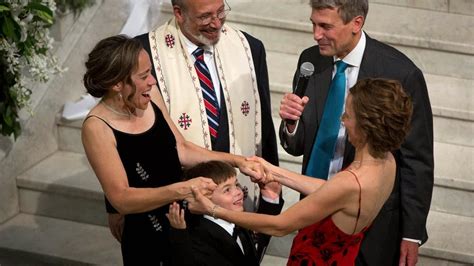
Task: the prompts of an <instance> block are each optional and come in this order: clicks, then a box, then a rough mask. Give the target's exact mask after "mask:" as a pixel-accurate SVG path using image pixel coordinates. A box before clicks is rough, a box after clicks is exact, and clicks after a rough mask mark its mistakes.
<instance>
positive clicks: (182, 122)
mask: <svg viewBox="0 0 474 266" xmlns="http://www.w3.org/2000/svg"><path fill="white" fill-rule="evenodd" d="M192 122H193V120H192V119H191V118H190V117H189V115H187V114H186V113H183V114H182V115H181V116H180V117H179V120H178V124H179V126H180V127H181V128H183V129H184V130H187V129H188V128H189V127H190V126H191V123H192Z"/></svg>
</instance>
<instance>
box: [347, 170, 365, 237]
mask: <svg viewBox="0 0 474 266" xmlns="http://www.w3.org/2000/svg"><path fill="white" fill-rule="evenodd" d="M346 171H348V172H349V173H351V174H352V175H353V176H354V178H355V180H356V181H357V184H358V185H359V208H358V210H357V219H356V223H355V226H354V231H353V232H352V234H354V233H355V232H356V229H357V224H358V223H359V217H360V206H361V201H362V188H361V186H360V182H359V178H357V175H356V174H355V173H354V172H352V171H351V170H346Z"/></svg>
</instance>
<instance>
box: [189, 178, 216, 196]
mask: <svg viewBox="0 0 474 266" xmlns="http://www.w3.org/2000/svg"><path fill="white" fill-rule="evenodd" d="M185 183H186V187H187V188H188V189H189V191H188V192H187V193H188V195H189V197H192V193H193V192H192V191H191V189H192V188H196V189H198V190H199V192H201V194H203V195H204V196H206V197H210V196H211V195H212V192H214V190H215V189H216V187H217V185H216V184H215V183H214V182H213V181H212V179H210V178H206V177H195V178H193V179H189V180H188V181H186V182H185Z"/></svg>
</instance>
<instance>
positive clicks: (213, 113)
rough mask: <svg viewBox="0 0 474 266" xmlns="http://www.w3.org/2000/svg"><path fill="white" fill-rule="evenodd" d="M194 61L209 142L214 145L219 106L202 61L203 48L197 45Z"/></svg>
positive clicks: (209, 76) (217, 126)
mask: <svg viewBox="0 0 474 266" xmlns="http://www.w3.org/2000/svg"><path fill="white" fill-rule="evenodd" d="M193 56H194V58H196V62H195V63H194V68H195V69H196V73H197V75H198V78H199V83H200V84H201V89H202V95H203V99H204V106H205V107H206V114H207V121H208V124H209V133H210V134H211V142H212V145H214V143H215V140H216V139H217V130H218V128H219V106H218V104H217V97H216V92H215V90H214V85H213V84H212V79H211V74H210V73H209V69H208V68H207V65H206V63H205V62H204V50H203V49H202V48H201V47H198V48H197V49H196V50H194V52H193Z"/></svg>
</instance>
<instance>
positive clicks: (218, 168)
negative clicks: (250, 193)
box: [184, 161, 237, 185]
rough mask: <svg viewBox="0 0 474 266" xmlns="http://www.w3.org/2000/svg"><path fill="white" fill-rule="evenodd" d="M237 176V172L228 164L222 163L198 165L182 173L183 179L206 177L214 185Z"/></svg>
mask: <svg viewBox="0 0 474 266" xmlns="http://www.w3.org/2000/svg"><path fill="white" fill-rule="evenodd" d="M236 175H237V171H236V170H235V168H234V167H232V166H231V165H230V164H228V163H226V162H222V161H208V162H203V163H199V164H197V165H195V166H193V167H191V168H189V169H187V170H185V172H184V177H185V179H187V180H189V179H192V178H195V177H199V176H202V177H208V178H211V179H212V181H214V183H216V184H218V185H219V184H221V183H223V182H225V181H227V179H229V178H231V177H234V176H236Z"/></svg>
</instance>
